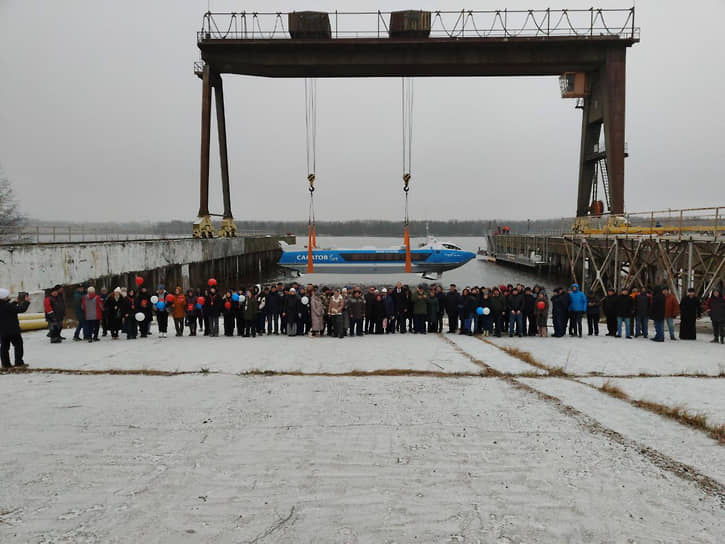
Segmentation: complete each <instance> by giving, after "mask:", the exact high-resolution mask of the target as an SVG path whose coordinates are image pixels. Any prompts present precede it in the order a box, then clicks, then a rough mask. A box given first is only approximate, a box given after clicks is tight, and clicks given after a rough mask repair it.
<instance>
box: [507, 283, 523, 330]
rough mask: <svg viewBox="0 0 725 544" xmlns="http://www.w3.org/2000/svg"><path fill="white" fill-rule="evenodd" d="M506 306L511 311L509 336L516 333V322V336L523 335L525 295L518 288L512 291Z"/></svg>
mask: <svg viewBox="0 0 725 544" xmlns="http://www.w3.org/2000/svg"><path fill="white" fill-rule="evenodd" d="M506 307H507V308H508V311H509V316H510V317H509V337H511V336H513V335H514V324H515V325H516V336H522V330H521V329H522V328H523V311H524V295H523V293H520V292H519V290H518V289H517V288H515V287H514V290H513V291H511V294H510V295H509V296H508V297H507V298H506Z"/></svg>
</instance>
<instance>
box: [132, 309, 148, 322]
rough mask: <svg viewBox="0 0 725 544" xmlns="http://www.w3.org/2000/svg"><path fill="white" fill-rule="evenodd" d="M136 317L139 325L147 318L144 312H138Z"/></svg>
mask: <svg viewBox="0 0 725 544" xmlns="http://www.w3.org/2000/svg"><path fill="white" fill-rule="evenodd" d="M134 317H135V318H136V321H138V322H139V323H140V322H141V321H143V320H144V319H146V316H145V315H144V313H143V312H138V313H137V314H136V315H135V316H134Z"/></svg>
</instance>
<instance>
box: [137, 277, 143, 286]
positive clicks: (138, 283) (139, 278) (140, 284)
mask: <svg viewBox="0 0 725 544" xmlns="http://www.w3.org/2000/svg"><path fill="white" fill-rule="evenodd" d="M136 285H138V286H139V287H141V286H142V285H143V278H142V277H141V276H136Z"/></svg>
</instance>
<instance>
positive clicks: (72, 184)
mask: <svg viewBox="0 0 725 544" xmlns="http://www.w3.org/2000/svg"><path fill="white" fill-rule="evenodd" d="M561 1H562V3H561V4H560V5H557V4H556V3H551V2H550V1H549V0H547V1H540V0H528V1H525V2H515V3H511V2H504V1H503V0H500V1H499V2H494V1H486V2H480V1H479V2H468V4H465V3H464V4H462V3H460V2H459V1H456V2H453V1H450V0H437V1H429V0H420V1H417V2H410V0H407V1H398V0H395V1H392V2H391V1H386V2H384V3H373V2H369V1H367V0H359V1H356V2H348V1H343V0H340V1H338V2H331V1H327V0H314V1H313V0H309V1H291V0H288V1H274V0H272V1H270V0H267V1H261V0H256V1H250V2H239V1H222V0H211V8H212V11H228V10H234V11H241V10H247V11H254V10H258V11H277V10H279V11H291V10H295V9H296V10H300V9H320V10H334V9H339V10H341V11H342V10H376V9H379V8H380V9H386V10H387V9H401V8H410V7H411V6H414V7H421V8H431V9H460V8H462V7H465V8H467V9H496V8H504V7H507V8H509V9H513V8H515V7H518V8H526V9H528V8H546V7H551V8H552V9H553V8H562V7H567V8H588V7H590V5H591V3H590V2H589V1H587V2H581V1H577V0H561ZM630 2H631V0H623V1H622V2H609V1H607V2H602V3H599V4H595V6H596V7H625V8H626V7H630V5H631V3H630ZM207 4H208V0H203V1H200V0H196V1H191V0H185V1H183V2H180V1H178V0H177V1H175V0H143V1H142V0H125V1H120V0H118V1H110V0H105V1H102V0H64V1H59V0H45V1H41V0H0V73H1V74H2V76H1V79H0V82H1V83H0V164H2V166H3V168H4V170H5V172H6V174H7V175H8V176H9V178H10V179H11V181H12V182H13V184H14V186H15V189H16V192H17V196H18V197H19V200H20V201H21V205H22V208H23V210H24V211H25V212H26V213H27V214H29V215H30V216H32V217H34V218H38V219H53V220H93V221H97V220H106V219H107V220H149V219H150V220H166V219H188V220H191V219H192V218H193V217H194V216H195V215H196V211H197V209H198V185H199V182H198V179H199V133H200V108H201V106H200V103H201V83H200V81H199V80H198V79H197V78H196V77H195V76H194V75H193V72H192V64H193V61H194V60H196V59H197V58H198V50H197V48H196V31H197V30H198V29H199V27H200V26H201V17H202V14H203V12H204V11H206V9H207ZM690 5H696V11H695V8H687V7H685V4H684V3H682V2H677V1H675V0H666V1H665V0H648V1H644V0H639V1H637V2H636V10H637V25H638V26H640V27H641V28H642V35H641V38H642V41H641V43H639V44H637V45H635V46H634V47H633V48H631V49H629V50H628V73H627V100H628V103H627V137H626V139H627V141H628V145H629V153H630V158H629V159H627V166H626V189H625V191H626V193H625V197H626V207H627V209H628V210H629V211H637V210H649V209H653V208H654V209H659V208H676V207H691V206H692V207H694V206H710V205H716V204H725V198H723V192H724V189H723V188H724V186H725V184H723V178H724V176H723V156H724V153H723V148H724V145H723V136H724V135H725V101H723V96H725V70H724V69H723V54H724V53H725V32H723V31H722V24H723V21H725V2H723V1H722V0H698V2H697V3H694V4H690ZM225 93H226V97H225V98H226V109H227V130H228V142H229V152H230V171H231V179H232V207H233V211H234V215H235V216H236V217H237V218H240V219H242V218H244V219H306V217H307V190H306V174H307V172H306V165H305V124H304V113H305V112H304V82H303V80H301V79H289V80H272V79H263V78H247V77H239V76H226V77H225ZM318 110H319V129H318V159H317V165H318V167H317V182H316V185H317V188H318V190H317V192H316V202H317V217H318V219H347V218H380V219H399V218H401V216H402V211H403V198H402V191H401V179H400V177H401V173H402V172H401V169H402V165H401V160H402V159H401V120H400V117H401V107H400V80H399V79H398V78H394V79H382V78H381V79H349V80H342V79H341V80H320V81H319V83H318ZM580 126H581V112H580V110H575V109H574V102H573V101H571V100H562V99H561V98H560V97H559V89H558V81H557V80H556V78H553V77H552V78H467V79H463V78H450V79H417V80H416V81H415V111H414V136H413V146H414V149H413V181H412V190H411V217H412V218H413V219H426V218H431V219H434V218H435V219H449V218H452V219H479V218H480V219H489V218H502V217H506V218H516V219H525V218H527V217H530V218H543V217H558V216H567V215H573V214H574V211H575V204H576V203H575V200H576V182H577V162H578V152H579V137H580V134H579V133H580ZM215 131H216V127H215V126H214V125H213V126H212V134H213V135H214V134H215ZM215 139H216V138H215V137H213V138H212V141H213V147H212V165H211V181H210V183H211V197H210V198H211V207H212V209H213V211H215V212H220V211H221V190H220V181H219V178H220V176H219V165H218V160H217V159H218V150H217V147H216V142H215Z"/></svg>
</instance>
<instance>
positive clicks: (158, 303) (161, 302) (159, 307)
mask: <svg viewBox="0 0 725 544" xmlns="http://www.w3.org/2000/svg"><path fill="white" fill-rule="evenodd" d="M165 308H166V304H164V302H163V301H161V300H159V301H158V302H157V303H156V309H157V310H163V309H165Z"/></svg>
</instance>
